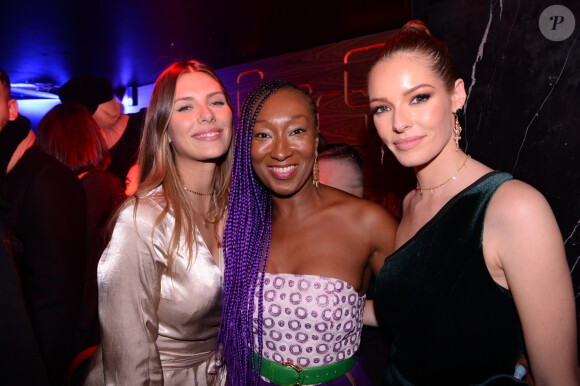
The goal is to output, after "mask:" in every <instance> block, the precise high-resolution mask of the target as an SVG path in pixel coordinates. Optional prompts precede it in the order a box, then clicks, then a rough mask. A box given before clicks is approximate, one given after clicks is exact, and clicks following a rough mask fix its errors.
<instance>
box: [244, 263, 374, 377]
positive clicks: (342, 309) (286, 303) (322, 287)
mask: <svg viewBox="0 0 580 386" xmlns="http://www.w3.org/2000/svg"><path fill="white" fill-rule="evenodd" d="M263 296H264V299H263V309H264V311H263V322H262V323H263V326H262V342H263V350H262V356H263V357H264V358H266V359H269V360H272V361H276V362H282V361H292V362H293V363H295V364H297V365H299V366H301V367H317V366H323V365H327V364H330V363H336V362H340V361H343V360H345V359H347V358H350V357H351V356H353V355H354V354H355V352H356V351H357V350H358V347H359V344H360V334H361V329H362V325H363V321H362V317H363V309H364V301H365V297H366V296H359V294H358V293H357V291H356V290H355V289H354V288H353V287H352V286H351V285H350V284H348V283H346V282H344V281H342V280H339V279H334V278H329V277H321V276H314V275H294V274H285V273H278V274H271V273H266V276H265V281H264V295H263ZM258 300H259V291H256V296H255V304H256V306H255V310H254V326H253V329H254V342H255V347H256V350H257V349H258V334H257V323H258V312H259V311H258Z"/></svg>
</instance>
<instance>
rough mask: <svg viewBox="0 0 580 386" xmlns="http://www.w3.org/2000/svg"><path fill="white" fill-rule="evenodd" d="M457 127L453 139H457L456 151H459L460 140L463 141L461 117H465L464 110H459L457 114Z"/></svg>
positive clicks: (454, 129)
mask: <svg viewBox="0 0 580 386" xmlns="http://www.w3.org/2000/svg"><path fill="white" fill-rule="evenodd" d="M453 115H455V127H454V128H453V138H454V139H455V151H458V150H459V140H460V139H461V130H463V129H462V128H461V125H460V124H459V117H460V116H462V115H463V110H462V109H457V111H456V112H455V113H453Z"/></svg>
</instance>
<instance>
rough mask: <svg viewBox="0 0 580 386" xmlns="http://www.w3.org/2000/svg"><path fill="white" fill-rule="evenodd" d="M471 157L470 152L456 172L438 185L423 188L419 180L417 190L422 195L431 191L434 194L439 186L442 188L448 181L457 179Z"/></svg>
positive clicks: (431, 194) (430, 193)
mask: <svg viewBox="0 0 580 386" xmlns="http://www.w3.org/2000/svg"><path fill="white" fill-rule="evenodd" d="M469 158H471V156H470V155H469V154H468V155H467V157H465V161H463V163H462V164H461V166H460V167H459V169H457V171H456V172H455V173H453V174H452V175H451V177H449V178H448V179H447V180H445V182H443V183H442V184H441V185H437V186H434V187H432V188H422V187H421V185H419V181H417V188H416V189H417V191H418V192H419V194H420V195H421V196H422V195H423V192H426V191H429V195H430V196H433V191H434V190H435V189H437V188H442V187H443V186H444V185H445V184H446V183H448V182H449V181H451V180H455V179H457V174H459V172H460V171H461V169H463V168H464V167H465V165H466V164H467V160H468V159H469Z"/></svg>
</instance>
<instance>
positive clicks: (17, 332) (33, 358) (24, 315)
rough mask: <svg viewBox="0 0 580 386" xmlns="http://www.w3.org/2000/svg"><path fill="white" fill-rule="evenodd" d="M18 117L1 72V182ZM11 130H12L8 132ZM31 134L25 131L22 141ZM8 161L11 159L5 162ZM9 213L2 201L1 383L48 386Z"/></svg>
mask: <svg viewBox="0 0 580 386" xmlns="http://www.w3.org/2000/svg"><path fill="white" fill-rule="evenodd" d="M17 116H18V104H17V103H16V100H14V99H10V81H9V80H8V76H7V75H6V73H5V72H4V71H2V70H0V150H1V151H0V162H3V168H2V169H1V170H3V171H4V173H1V174H2V178H1V179H0V182H1V180H2V179H3V178H4V177H5V171H6V166H7V163H8V161H9V157H3V156H4V155H6V154H11V152H10V150H9V148H10V145H11V146H15V145H17V144H18V142H19V140H18V134H17V137H16V141H15V142H14V143H12V144H11V138H10V134H8V136H6V132H5V131H4V128H5V127H6V125H7V124H8V122H10V121H14V119H16V117H17ZM8 131H10V130H8ZM27 134H28V133H27V132H23V133H22V138H24V137H26V135H27ZM6 159H8V160H6ZM9 214H10V206H9V205H8V204H7V203H6V202H4V201H3V200H2V199H0V241H1V242H2V245H0V310H3V314H2V317H0V330H1V331H3V333H2V334H1V335H0V358H1V360H0V373H1V374H2V382H3V383H6V384H7V385H18V384H21V385H41V386H42V385H48V384H49V382H48V375H47V373H46V368H45V365H44V361H43V359H42V356H41V354H40V349H39V347H38V343H37V340H36V336H35V334H34V330H33V328H32V323H31V321H30V318H29V317H28V311H27V310H26V303H25V300H24V296H23V294H22V284H21V282H20V275H19V273H18V270H17V267H16V262H15V261H14V246H13V241H12V238H11V237H10V231H9V229H8V228H7V227H6V226H5V225H4V222H5V219H6V217H7V216H8V215H9Z"/></svg>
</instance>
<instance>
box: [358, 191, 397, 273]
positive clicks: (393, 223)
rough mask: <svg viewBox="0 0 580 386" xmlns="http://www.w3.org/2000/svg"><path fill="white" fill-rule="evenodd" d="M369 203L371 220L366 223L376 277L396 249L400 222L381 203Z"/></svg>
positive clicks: (371, 262)
mask: <svg viewBox="0 0 580 386" xmlns="http://www.w3.org/2000/svg"><path fill="white" fill-rule="evenodd" d="M368 204H371V208H369V211H368V215H367V216H366V218H368V219H369V221H368V223H366V224H365V225H366V230H365V233H367V234H368V235H369V236H370V238H371V240H370V243H371V248H372V250H371V257H370V264H371V270H372V272H373V276H375V277H376V276H377V274H378V273H379V271H380V270H381V268H382V267H383V264H384V263H385V259H386V258H387V256H389V255H390V254H391V253H393V252H394V251H395V236H396V234H397V227H398V226H399V222H398V221H397V219H396V218H395V216H393V215H392V214H391V213H390V212H389V211H387V210H386V209H385V208H384V207H382V206H381V205H379V204H377V203H374V202H368Z"/></svg>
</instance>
